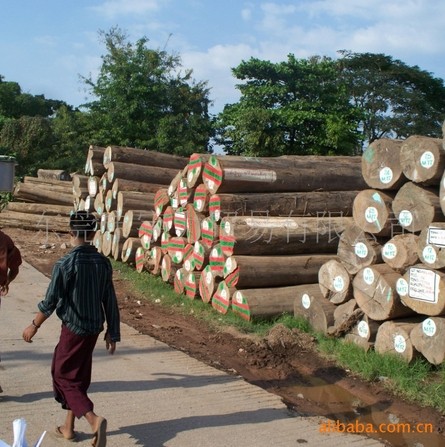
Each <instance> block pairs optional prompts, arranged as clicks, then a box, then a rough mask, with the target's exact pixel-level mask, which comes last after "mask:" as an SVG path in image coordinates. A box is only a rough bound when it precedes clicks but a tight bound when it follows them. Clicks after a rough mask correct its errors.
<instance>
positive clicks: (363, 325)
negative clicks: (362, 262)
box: [357, 320, 369, 339]
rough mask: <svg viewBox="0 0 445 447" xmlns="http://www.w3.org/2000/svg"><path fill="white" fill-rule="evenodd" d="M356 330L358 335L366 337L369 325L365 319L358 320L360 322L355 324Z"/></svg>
mask: <svg viewBox="0 0 445 447" xmlns="http://www.w3.org/2000/svg"><path fill="white" fill-rule="evenodd" d="M357 332H358V335H359V336H360V337H362V338H366V339H367V338H368V337H369V325H368V323H367V322H366V321H365V320H362V321H360V323H359V324H358V325H357Z"/></svg>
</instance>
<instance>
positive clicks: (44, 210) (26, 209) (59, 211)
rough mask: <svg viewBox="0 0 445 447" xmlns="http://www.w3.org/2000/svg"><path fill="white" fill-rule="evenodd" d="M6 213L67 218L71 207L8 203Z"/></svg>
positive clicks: (71, 209)
mask: <svg viewBox="0 0 445 447" xmlns="http://www.w3.org/2000/svg"><path fill="white" fill-rule="evenodd" d="M5 209H6V210H8V211H18V212H19V213H28V214H40V215H47V216H58V215H59V216H69V215H70V214H71V213H72V211H73V207H72V206H70V205H50V204H47V203H28V202H9V203H8V204H7V205H6V208H5Z"/></svg>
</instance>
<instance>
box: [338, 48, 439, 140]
mask: <svg viewBox="0 0 445 447" xmlns="http://www.w3.org/2000/svg"><path fill="white" fill-rule="evenodd" d="M340 54H341V55H342V57H341V58H340V59H339V60H338V67H339V71H340V76H341V78H342V81H343V82H344V84H345V85H346V87H347V89H348V92H349V94H350V97H351V102H352V103H353V104H354V105H355V106H357V107H358V108H360V109H361V110H362V111H363V114H362V117H363V119H362V120H361V121H360V125H359V128H358V130H359V131H360V132H361V133H362V135H363V138H362V140H363V141H365V142H368V143H371V142H372V141H374V140H376V139H378V138H382V137H388V138H402V139H403V138H407V137H408V136H410V135H416V134H417V135H424V136H431V137H438V138H441V137H442V130H441V126H442V123H443V120H444V117H445V86H444V81H443V80H442V79H439V78H435V77H433V76H432V74H431V73H428V72H426V71H424V70H421V69H420V68H419V67H417V66H413V67H410V66H408V65H406V64H405V63H403V62H401V61H400V60H397V59H393V58H392V57H391V56H387V55H384V54H373V53H352V52H349V51H344V50H343V51H340Z"/></svg>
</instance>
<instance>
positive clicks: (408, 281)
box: [397, 264, 445, 317]
mask: <svg viewBox="0 0 445 447" xmlns="http://www.w3.org/2000/svg"><path fill="white" fill-rule="evenodd" d="M397 292H398V293H399V295H400V298H401V300H402V302H403V304H405V306H408V307H409V308H411V309H412V310H414V311H415V312H417V313H418V314H420V315H428V316H432V317H434V316H438V315H445V273H444V272H443V271H440V270H435V269H432V268H430V267H428V266H426V265H425V264H416V265H413V266H411V267H409V268H408V270H407V271H406V273H405V274H404V275H403V277H402V278H401V279H399V281H397Z"/></svg>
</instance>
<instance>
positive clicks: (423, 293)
mask: <svg viewBox="0 0 445 447" xmlns="http://www.w3.org/2000/svg"><path fill="white" fill-rule="evenodd" d="M439 282H440V276H439V275H437V274H436V273H435V272H434V271H433V270H428V269H419V268H414V267H412V268H411V269H410V271H409V296H410V297H411V298H414V299H417V300H420V301H427V302H429V303H437V298H438V295H439Z"/></svg>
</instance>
